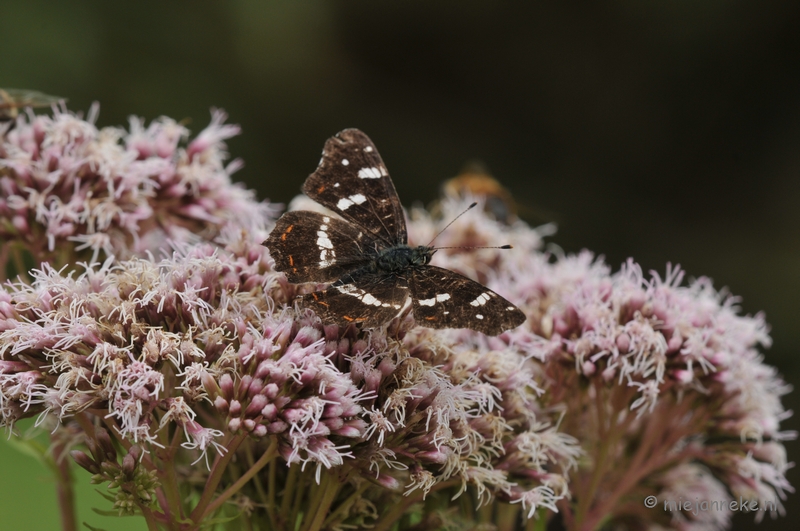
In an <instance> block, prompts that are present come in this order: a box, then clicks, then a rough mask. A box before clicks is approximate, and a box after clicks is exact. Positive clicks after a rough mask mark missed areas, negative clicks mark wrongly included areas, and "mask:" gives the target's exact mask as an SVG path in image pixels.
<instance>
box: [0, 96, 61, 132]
mask: <svg viewBox="0 0 800 531" xmlns="http://www.w3.org/2000/svg"><path fill="white" fill-rule="evenodd" d="M59 101H66V98H62V97H60V96H50V95H48V94H43V93H41V92H38V91H36V90H26V89H11V88H9V89H2V88H0V127H3V124H5V123H6V122H11V124H10V125H8V126H6V128H5V132H8V131H10V130H11V129H12V128H13V127H14V120H16V118H17V115H18V114H19V110H20V109H24V108H25V107H33V108H36V107H49V106H50V105H52V104H54V103H58V102H59ZM0 131H1V129H0Z"/></svg>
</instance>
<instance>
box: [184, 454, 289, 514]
mask: <svg viewBox="0 0 800 531" xmlns="http://www.w3.org/2000/svg"><path fill="white" fill-rule="evenodd" d="M277 454H278V441H277V439H273V440H272V443H271V444H270V445H269V448H267V451H266V452H264V454H263V455H262V456H261V458H260V459H259V460H258V461H256V463H255V464H254V465H253V466H251V467H250V469H249V470H248V471H247V472H245V473H244V474H243V475H242V476H240V477H239V479H237V480H236V482H235V483H234V484H233V485H231V486H230V487H228V488H227V489H225V492H223V493H222V494H220V495H219V496H218V497H217V499H215V500H214V502H213V503H211V504H209V505H208V508H206V510H205V511H204V512H203V514H202V516H201V519H202V518H205V517H206V516H208V515H209V514H212V513H213V512H214V511H216V510H217V509H219V508H220V507H221V506H222V504H223V503H225V502H226V501H228V499H230V497H231V496H233V495H234V494H236V493H237V492H239V490H240V489H241V488H242V487H244V485H245V484H246V483H247V482H248V481H250V478H252V477H253V476H255V475H256V474H258V472H259V471H260V470H261V469H262V468H264V467H265V466H267V463H269V462H270V461H272V459H273V458H274V457H275V456H276V455H277ZM193 519H194V518H193ZM195 521H196V522H197V521H199V520H195Z"/></svg>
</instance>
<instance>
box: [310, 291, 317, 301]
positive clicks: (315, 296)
mask: <svg viewBox="0 0 800 531" xmlns="http://www.w3.org/2000/svg"><path fill="white" fill-rule="evenodd" d="M311 296H312V297H314V300H315V301H318V300H319V297H317V294H316V293H312V294H311Z"/></svg>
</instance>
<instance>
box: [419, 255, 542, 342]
mask: <svg viewBox="0 0 800 531" xmlns="http://www.w3.org/2000/svg"><path fill="white" fill-rule="evenodd" d="M410 273H411V276H410V277H409V288H410V291H411V304H412V308H413V310H414V319H415V320H416V321H417V324H420V325H422V326H427V327H428V328H470V329H472V330H476V331H478V332H483V333H484V334H487V335H490V336H495V335H497V334H499V333H501V332H504V331H506V330H510V329H511V328H515V327H517V326H519V325H521V324H522V323H524V322H525V319H526V317H525V314H524V313H522V311H521V310H520V309H519V308H517V307H516V306H514V305H513V304H511V303H510V302H508V301H507V300H506V299H504V298H503V297H501V296H500V295H498V294H497V293H495V292H494V291H492V290H490V289H489V288H487V287H486V286H484V285H483V284H480V283H478V282H475V281H474V280H470V279H468V278H467V277H465V276H463V275H459V274H458V273H456V272H454V271H450V270H449V269H442V268H441V267H436V266H424V267H418V268H415V269H413V270H412V271H411V272H410Z"/></svg>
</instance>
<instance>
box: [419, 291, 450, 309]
mask: <svg viewBox="0 0 800 531" xmlns="http://www.w3.org/2000/svg"><path fill="white" fill-rule="evenodd" d="M448 300H450V294H449V293H439V294H438V295H436V296H435V297H431V298H430V299H421V300H419V301H418V302H419V305H420V306H433V305H434V304H436V303H437V302H444V301H448Z"/></svg>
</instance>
